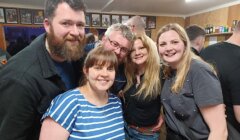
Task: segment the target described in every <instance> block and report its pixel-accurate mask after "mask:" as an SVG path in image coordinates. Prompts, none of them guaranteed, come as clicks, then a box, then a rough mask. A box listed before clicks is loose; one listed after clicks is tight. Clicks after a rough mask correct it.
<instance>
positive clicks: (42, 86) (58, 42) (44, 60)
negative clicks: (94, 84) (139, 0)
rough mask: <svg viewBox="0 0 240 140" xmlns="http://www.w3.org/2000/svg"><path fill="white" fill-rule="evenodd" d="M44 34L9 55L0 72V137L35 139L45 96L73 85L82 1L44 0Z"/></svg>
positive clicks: (47, 102)
mask: <svg viewBox="0 0 240 140" xmlns="http://www.w3.org/2000/svg"><path fill="white" fill-rule="evenodd" d="M45 17H46V18H45V19H44V23H43V25H44V28H45V30H46V33H45V34H42V35H40V36H39V37H38V38H36V39H35V40H34V41H33V42H32V43H31V44H30V45H29V46H27V47H26V48H25V49H24V50H22V51H21V52H19V53H18V54H17V55H15V56H14V57H12V58H11V60H10V61H9V62H8V63H7V65H6V66H5V67H4V68H3V69H2V70H1V72H0V139H3V140H38V139H39V133H40V127H41V122H40V119H41V117H42V114H43V113H44V112H45V111H46V109H47V107H48V106H49V105H50V103H51V100H52V99H53V98H54V97H55V96H57V95H58V94H60V93H63V92H64V91H66V90H69V89H72V88H75V87H76V86H77V85H78V80H79V78H78V77H79V75H78V72H79V70H80V67H78V65H76V64H78V63H77V62H78V60H79V59H80V58H81V56H82V54H83V45H84V36H85V29H84V28H85V4H84V3H83V2H82V0H46V3H45Z"/></svg>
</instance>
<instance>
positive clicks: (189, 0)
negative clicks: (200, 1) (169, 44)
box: [185, 0, 194, 2]
mask: <svg viewBox="0 0 240 140" xmlns="http://www.w3.org/2000/svg"><path fill="white" fill-rule="evenodd" d="M192 1H194V0H185V2H192Z"/></svg>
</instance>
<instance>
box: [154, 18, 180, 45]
mask: <svg viewBox="0 0 240 140" xmlns="http://www.w3.org/2000/svg"><path fill="white" fill-rule="evenodd" d="M156 23H157V24H156V29H152V30H151V31H152V32H151V38H152V39H153V41H156V38H157V32H158V30H159V29H160V28H161V27H162V26H164V25H166V24H168V23H178V24H180V25H181V26H183V27H184V25H185V19H184V18H183V17H166V16H159V17H157V20H156Z"/></svg>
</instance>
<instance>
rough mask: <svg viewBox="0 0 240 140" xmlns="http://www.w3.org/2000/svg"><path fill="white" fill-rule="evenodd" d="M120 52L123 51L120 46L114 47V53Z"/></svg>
mask: <svg viewBox="0 0 240 140" xmlns="http://www.w3.org/2000/svg"><path fill="white" fill-rule="evenodd" d="M120 52H121V48H120V47H116V48H115V49H114V53H115V54H117V55H119V54H120Z"/></svg>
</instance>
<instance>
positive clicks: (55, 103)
mask: <svg viewBox="0 0 240 140" xmlns="http://www.w3.org/2000/svg"><path fill="white" fill-rule="evenodd" d="M78 95H79V92H78V91H77V90H71V91H67V92H65V93H63V94H60V95H58V96H57V97H55V98H54V99H53V100H52V102H51V105H50V107H49V108H48V110H47V111H46V113H45V114H44V115H43V118H42V119H44V118H46V117H48V116H49V117H51V118H52V119H53V120H54V121H56V122H57V123H58V124H60V125H61V126H62V127H63V128H65V129H66V130H67V131H69V132H71V131H72V129H73V126H74V122H75V119H76V117H77V113H78V110H79V107H80V106H79V105H78V103H77V100H78V98H77V96H78Z"/></svg>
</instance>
